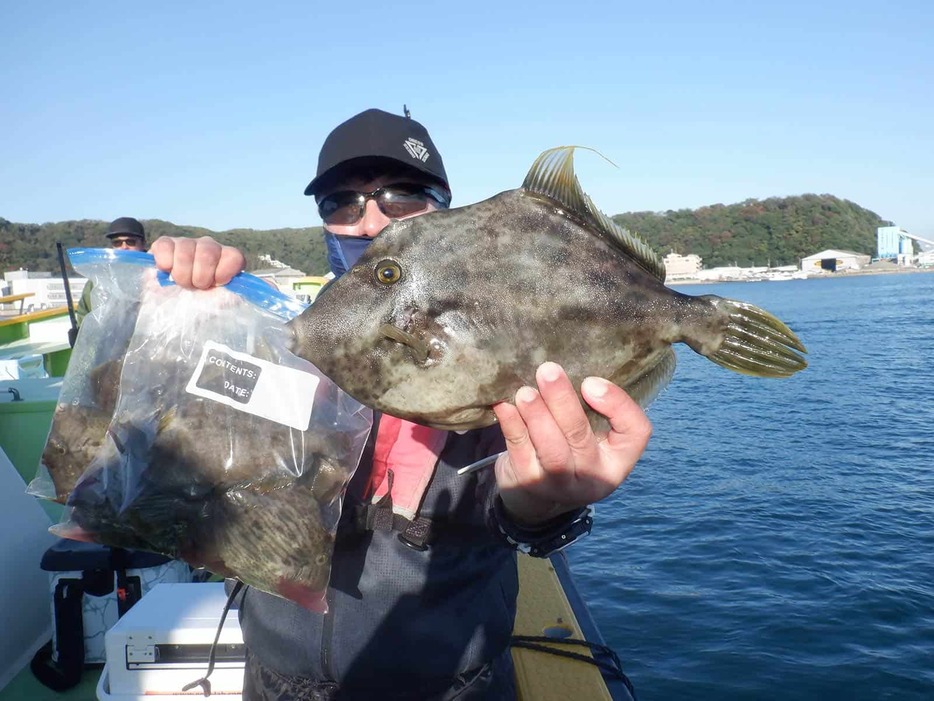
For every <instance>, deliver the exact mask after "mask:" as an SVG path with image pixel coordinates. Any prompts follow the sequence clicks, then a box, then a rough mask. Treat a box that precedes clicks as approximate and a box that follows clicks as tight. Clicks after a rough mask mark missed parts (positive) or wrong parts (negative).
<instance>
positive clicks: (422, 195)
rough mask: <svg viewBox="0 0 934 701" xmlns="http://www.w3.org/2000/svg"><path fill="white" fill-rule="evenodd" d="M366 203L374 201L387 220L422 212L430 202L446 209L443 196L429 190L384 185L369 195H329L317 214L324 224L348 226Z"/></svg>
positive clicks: (354, 221)
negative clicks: (432, 201)
mask: <svg viewBox="0 0 934 701" xmlns="http://www.w3.org/2000/svg"><path fill="white" fill-rule="evenodd" d="M369 200H376V205H377V206H378V207H379V209H380V211H381V212H382V213H383V214H385V215H386V216H387V217H389V218H390V219H401V218H402V217H408V216H411V215H412V214H418V213H419V212H424V211H425V209H427V208H428V202H429V201H430V200H434V201H435V202H436V203H438V205H439V206H441V207H447V206H448V199H447V197H445V196H444V195H443V194H442V193H441V192H439V191H438V190H436V189H435V188H433V187H428V186H426V185H411V184H407V183H399V184H396V185H386V186H384V187H381V188H379V189H378V190H373V192H354V191H353V190H341V191H340V192H332V193H331V194H330V195H326V196H324V197H322V198H321V201H320V202H318V214H320V215H321V219H322V220H323V221H324V223H325V224H332V225H335V226H350V225H353V224H356V223H357V222H358V221H360V219H361V218H362V217H363V213H364V212H365V211H366V203H367V202H368V201H369Z"/></svg>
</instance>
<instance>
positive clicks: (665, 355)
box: [608, 346, 678, 409]
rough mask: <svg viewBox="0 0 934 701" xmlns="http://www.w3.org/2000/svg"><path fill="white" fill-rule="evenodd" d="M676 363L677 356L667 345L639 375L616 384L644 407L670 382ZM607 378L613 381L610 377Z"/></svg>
mask: <svg viewBox="0 0 934 701" xmlns="http://www.w3.org/2000/svg"><path fill="white" fill-rule="evenodd" d="M677 364H678V359H677V356H675V352H674V350H673V349H672V348H671V346H668V347H666V348H665V350H664V351H662V353H661V355H659V356H658V359H657V360H656V361H655V363H654V364H653V365H652V366H651V367H650V368H648V369H647V370H646V371H645V372H643V373H642V374H641V375H639V376H638V377H636V378H635V379H632V380H629V381H628V382H627V383H625V384H620V383H617V384H620V387H622V388H623V389H624V390H626V394H628V395H629V396H630V397H632V399H633V401H635V403H636V404H638V405H639V406H640V407H642V408H643V409H645V408H646V407H647V406H648V405H649V404H651V403H652V402H653V401H654V400H655V398H656V397H657V396H658V395H659V394H660V393H661V391H662V390H663V389H665V387H667V386H668V383H669V382H671V378H672V377H673V376H674V374H675V366H676V365H677ZM608 379H609V380H610V381H611V382H615V380H614V379H613V378H612V377H611V378H608Z"/></svg>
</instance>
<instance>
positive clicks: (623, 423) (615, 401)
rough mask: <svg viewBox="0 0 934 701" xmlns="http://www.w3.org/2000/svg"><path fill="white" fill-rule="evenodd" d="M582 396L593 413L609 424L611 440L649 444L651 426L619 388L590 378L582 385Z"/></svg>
mask: <svg viewBox="0 0 934 701" xmlns="http://www.w3.org/2000/svg"><path fill="white" fill-rule="evenodd" d="M581 395H582V396H583V397H584V401H586V402H587V404H589V405H590V407H591V408H592V409H593V410H594V411H596V412H598V413H600V414H603V416H605V417H606V418H607V421H609V422H610V429H611V430H610V434H609V435H608V436H607V438H608V439H609V440H613V439H614V437H615V438H616V439H618V438H619V437H621V436H626V437H627V439H629V440H635V441H643V440H644V442H648V440H649V438H650V437H651V435H652V422H651V421H649V418H648V417H647V416H646V415H645V412H644V411H642V408H641V407H640V406H639V405H638V404H637V403H636V402H635V400H634V399H633V398H632V397H630V396H629V395H628V394H626V392H625V391H624V390H622V389H621V388H620V387H618V386H617V385H614V384H613V383H612V382H610V381H608V380H604V379H603V378H600V377H588V378H586V379H585V380H584V381H583V382H582V383H581Z"/></svg>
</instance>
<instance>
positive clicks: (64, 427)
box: [30, 358, 123, 504]
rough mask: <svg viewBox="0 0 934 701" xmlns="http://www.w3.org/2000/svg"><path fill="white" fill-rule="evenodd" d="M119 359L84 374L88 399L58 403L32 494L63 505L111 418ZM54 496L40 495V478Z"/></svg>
mask: <svg viewBox="0 0 934 701" xmlns="http://www.w3.org/2000/svg"><path fill="white" fill-rule="evenodd" d="M122 367H123V361H122V358H120V359H117V360H111V361H108V362H105V363H101V364H99V365H98V366H96V367H95V368H94V369H93V370H92V371H91V372H90V373H88V382H87V387H88V390H89V392H88V394H89V400H88V401H85V402H81V401H78V402H59V403H58V404H57V405H56V406H55V411H54V412H53V414H52V423H51V426H50V428H49V435H48V437H47V439H46V444H45V447H44V448H43V450H42V457H41V463H40V468H39V470H40V475H43V477H40V478H39V479H38V480H37V483H36V485H30V489H31V491H32V492H33V493H36V494H38V495H39V496H48V497H49V498H50V499H51V500H52V501H56V502H58V503H59V504H64V503H65V502H66V501H67V499H68V495H69V494H71V491H72V490H73V489H74V487H75V483H76V482H77V481H78V479H79V478H80V477H81V475H82V473H83V472H84V470H85V468H86V467H87V466H88V465H89V464H90V463H91V461H92V460H93V459H94V456H95V455H97V453H98V452H99V451H100V450H101V448H102V446H103V444H104V440H105V438H106V436H107V430H108V428H109V426H110V421H111V419H113V414H114V409H115V407H116V404H117V393H118V388H119V384H120V371H121V369H122ZM46 474H47V475H48V477H49V479H50V480H51V482H52V487H53V491H54V494H52V495H48V494H44V492H43V489H44V488H45V479H44V475H46Z"/></svg>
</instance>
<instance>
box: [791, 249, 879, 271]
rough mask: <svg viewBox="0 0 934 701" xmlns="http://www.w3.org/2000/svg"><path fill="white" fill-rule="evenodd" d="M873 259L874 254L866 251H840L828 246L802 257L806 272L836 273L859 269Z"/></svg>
mask: <svg viewBox="0 0 934 701" xmlns="http://www.w3.org/2000/svg"><path fill="white" fill-rule="evenodd" d="M871 261H872V256H869V255H866V254H865V253H857V252H856V251H838V250H836V249H834V248H828V249H827V250H825V251H821V252H820V253H815V254H813V255H810V256H808V257H807V258H802V259H801V270H802V271H803V272H805V273H820V272H830V273H835V272H838V271H842V270H859V269H860V268H862V267H863V266H866V265H869V263H870V262H871Z"/></svg>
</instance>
